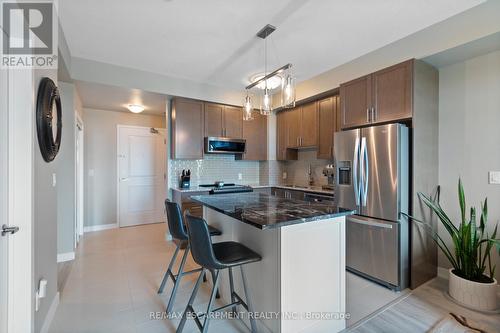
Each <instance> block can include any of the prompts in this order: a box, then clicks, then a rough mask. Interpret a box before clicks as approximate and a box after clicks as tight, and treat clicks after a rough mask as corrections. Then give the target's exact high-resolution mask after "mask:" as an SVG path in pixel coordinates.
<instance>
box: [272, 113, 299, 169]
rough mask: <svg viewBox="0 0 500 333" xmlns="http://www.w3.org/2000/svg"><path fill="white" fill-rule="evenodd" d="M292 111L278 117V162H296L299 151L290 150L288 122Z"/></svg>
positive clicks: (279, 114)
mask: <svg viewBox="0 0 500 333" xmlns="http://www.w3.org/2000/svg"><path fill="white" fill-rule="evenodd" d="M291 114H292V111H282V112H279V113H278V114H277V115H276V159H277V160H278V161H285V160H296V159H297V157H298V155H297V150H296V149H288V146H287V145H288V122H289V120H290V119H291V118H293V115H292V117H291V116H290V115H291Z"/></svg>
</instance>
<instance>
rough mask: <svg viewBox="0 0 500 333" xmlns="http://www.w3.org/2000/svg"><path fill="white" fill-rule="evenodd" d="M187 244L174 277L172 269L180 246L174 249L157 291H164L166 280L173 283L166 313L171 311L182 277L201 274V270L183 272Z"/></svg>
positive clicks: (187, 252) (187, 250) (187, 249)
mask: <svg viewBox="0 0 500 333" xmlns="http://www.w3.org/2000/svg"><path fill="white" fill-rule="evenodd" d="M189 249H190V248H189V244H188V245H187V246H186V249H185V250H184V254H183V256H182V260H181V264H180V266H179V270H178V271H177V274H175V275H174V273H173V272H172V267H173V265H174V263H175V260H176V258H177V255H178V253H179V250H180V245H177V248H176V249H175V252H174V255H173V256H172V260H170V264H169V265H168V269H167V271H166V272H165V275H164V276H163V280H162V281H161V284H160V288H159V289H158V294H161V293H163V290H164V289H165V284H166V283H167V280H168V278H171V279H172V281H173V282H174V287H173V288H172V291H171V293H170V298H169V299H168V305H167V309H166V313H167V314H168V313H170V311H172V307H173V306H174V301H175V297H176V295H177V290H178V289H179V285H180V284H181V280H182V277H183V276H185V275H188V274H192V273H196V272H201V271H202V268H198V269H193V270H191V271H188V272H184V266H185V265H186V260H187V257H188V254H189Z"/></svg>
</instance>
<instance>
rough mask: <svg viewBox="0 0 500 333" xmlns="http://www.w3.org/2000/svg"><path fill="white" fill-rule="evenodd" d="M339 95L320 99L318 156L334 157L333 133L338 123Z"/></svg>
mask: <svg viewBox="0 0 500 333" xmlns="http://www.w3.org/2000/svg"><path fill="white" fill-rule="evenodd" d="M337 100H338V98H337V96H333V97H329V98H325V99H323V100H320V101H318V118H319V126H318V128H319V143H318V153H317V158H319V159H332V158H333V133H335V130H336V123H337V119H336V117H337V112H336V111H337Z"/></svg>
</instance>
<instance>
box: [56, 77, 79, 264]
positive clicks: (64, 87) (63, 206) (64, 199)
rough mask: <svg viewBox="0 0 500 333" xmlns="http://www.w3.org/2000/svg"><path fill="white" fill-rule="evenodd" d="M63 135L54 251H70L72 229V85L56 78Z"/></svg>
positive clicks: (73, 163)
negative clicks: (55, 246) (57, 80)
mask: <svg viewBox="0 0 500 333" xmlns="http://www.w3.org/2000/svg"><path fill="white" fill-rule="evenodd" d="M59 93H60V96H61V104H62V109H63V112H62V123H63V135H62V139H61V147H60V149H59V154H58V156H57V160H58V168H57V180H58V186H57V203H58V205H57V253H58V254H60V253H68V252H73V250H74V249H73V247H74V233H75V228H74V225H75V165H76V158H75V87H74V85H73V84H72V83H66V82H59Z"/></svg>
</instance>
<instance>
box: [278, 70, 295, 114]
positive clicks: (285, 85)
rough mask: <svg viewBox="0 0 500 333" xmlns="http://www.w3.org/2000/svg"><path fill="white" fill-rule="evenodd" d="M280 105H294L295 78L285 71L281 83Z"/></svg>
mask: <svg viewBox="0 0 500 333" xmlns="http://www.w3.org/2000/svg"><path fill="white" fill-rule="evenodd" d="M281 106H282V107H284V108H293V107H295V78H294V77H293V76H292V75H291V74H290V73H287V74H286V75H285V76H284V77H283V81H282V84H281Z"/></svg>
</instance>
